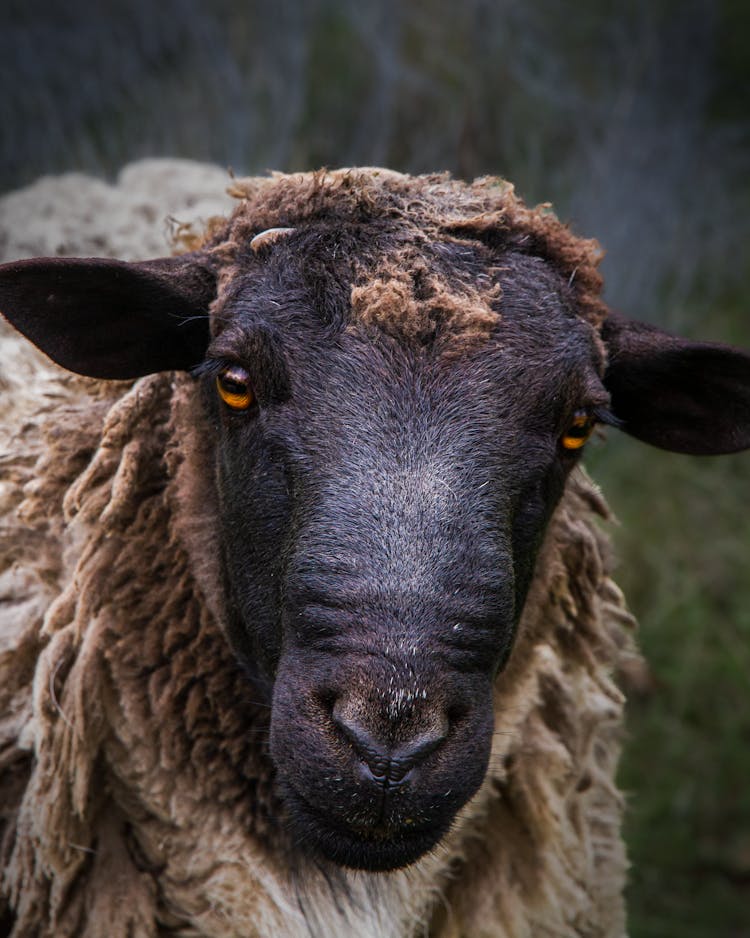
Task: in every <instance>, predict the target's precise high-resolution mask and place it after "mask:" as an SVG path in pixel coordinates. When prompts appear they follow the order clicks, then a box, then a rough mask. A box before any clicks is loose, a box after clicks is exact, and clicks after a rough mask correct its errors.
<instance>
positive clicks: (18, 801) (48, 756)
mask: <svg viewBox="0 0 750 938" xmlns="http://www.w3.org/2000/svg"><path fill="white" fill-rule="evenodd" d="M166 177H168V178H169V180H170V187H169V191H168V192H166V193H165V186H164V182H163V180H164V179H165V178H166ZM220 177H221V173H220V172H219V171H214V170H212V169H207V168H205V167H200V166H193V165H190V164H187V165H186V164H176V165H175V166H169V165H168V164H164V163H163V162H156V161H149V162H148V163H144V164H136V165H135V166H133V167H130V168H129V169H128V170H126V172H125V173H124V174H123V175H122V176H121V178H120V182H119V183H118V185H116V186H114V187H105V186H103V185H102V184H101V183H98V182H95V181H93V180H89V179H86V178H85V177H80V176H79V177H75V178H74V179H71V178H70V177H61V179H60V180H46V181H43V182H42V183H41V184H38V185H37V186H36V187H31V188H30V189H28V190H25V191H24V192H22V193H17V194H14V195H13V196H11V197H10V200H8V199H6V200H5V201H0V232H1V233H0V244H3V243H4V244H5V245H6V247H5V251H6V256H5V257H4V258H3V259H6V260H7V259H10V258H11V256H12V253H13V251H18V253H23V254H28V255H30V254H44V253H56V252H57V250H58V249H60V250H62V251H64V252H65V253H71V254H86V253H98V254H102V255H105V254H111V255H117V256H123V257H129V256H135V255H140V256H149V255H155V254H160V253H166V245H164V246H159V245H157V244H155V242H154V240H153V232H154V231H155V230H157V231H158V230H161V224H162V223H161V218H162V217H163V215H164V214H165V210H166V212H173V213H175V214H178V216H179V213H180V211H181V207H180V196H181V193H184V194H185V196H186V202H187V194H188V193H191V192H195V191H196V179H197V180H199V182H198V185H201V184H203V185H204V186H205V189H206V190H210V188H211V186H212V185H215V186H216V192H217V193H220V191H221V186H222V183H221V179H220ZM134 179H137V180H139V181H140V182H139V185H138V186H136V185H134V183H133V182H132V180H134ZM214 179H215V182H214ZM200 180H203V182H202V183H201V182H200ZM126 183H127V184H126ZM204 191H205V190H204ZM134 192H137V193H138V196H137V197H136V196H135V195H134ZM40 193H42V195H41V196H40ZM40 197H43V199H44V200H45V205H46V206H47V207H48V208H47V211H48V218H49V228H48V230H47V231H46V233H44V234H43V233H41V232H40V233H38V234H36V235H33V236H32V234H28V235H27V236H24V237H25V240H24V238H23V237H19V236H18V235H17V234H14V235H13V239H11V235H10V231H11V229H12V230H13V231H14V232H18V231H22V230H23V223H22V222H19V220H18V219H19V218H20V217H23V215H24V214H25V215H26V216H28V217H32V216H33V217H37V216H38V208H39V204H40V203H39V199H40ZM163 198H167V199H168V201H167V202H166V203H165V201H163ZM206 198H208V196H207V195H206ZM170 200H171V201H170ZM218 201H220V200H218ZM9 204H10V207H11V208H10V209H9V208H8V206H9ZM201 204H203V205H205V206H206V207H207V211H205V214H204V217H205V216H207V215H210V214H212V213H213V212H214V211H216V210H222V208H223V206H221V205H216V208H214V207H213V204H214V203H210V205H211V207H210V208H208V205H209V202H205V203H201ZM104 205H107V206H113V205H117V206H119V208H118V211H120V212H121V214H119V215H118V216H117V218H114V217H113V218H111V219H110V221H111V229H108V222H107V219H106V217H105V216H104V215H103V216H100V214H99V209H98V208H97V206H104ZM144 205H147V206H149V207H150V209H151V211H150V212H149V213H145V212H144V211H143V210H142V206H144ZM11 209H12V210H11ZM75 212H79V214H78V215H76V214H75ZM18 213H20V214H18ZM105 214H106V213H105ZM92 219H94V220H95V225H96V226H97V227H96V230H97V231H99V232H101V237H102V238H103V239H104V240H103V242H102V243H101V244H100V245H98V246H97V247H96V248H94V249H92V247H91V242H90V240H89V239H90V238H91V237H92ZM55 226H59V230H63V228H64V231H65V234H64V238H63V240H60V241H59V242H58V244H57V246H55V245H54V244H53V243H52V242H53V241H54V240H55V238H56V237H58V236H56V235H55V236H52V235H51V234H50V232H53V231H54V230H56V228H55ZM108 232H109V233H108ZM125 233H127V234H125ZM138 238H142V241H141V243H142V244H143V245H144V247H143V249H142V250H140V251H139V250H137V249H135V248H134V249H133V250H132V252H131V248H130V247H129V245H130V244H131V240H130V239H133V242H132V243H134V244H136V243H137V240H138ZM3 239H4V240H3ZM1 339H2V342H3V348H2V351H3V357H2V362H3V369H4V370H3V372H2V374H1V375H0V381H2V382H3V399H4V400H3V410H2V420H1V421H0V423H1V424H2V431H3V434H4V436H3V438H0V465H2V467H3V485H4V488H3V496H2V501H1V502H0V512H1V513H2V514H1V517H0V525H1V527H0V537H1V540H0V596H2V599H3V604H2V607H0V714H1V716H0V825H2V832H1V836H2V864H3V878H2V885H1V886H0V893H1V894H2V897H4V901H5V902H9V903H10V905H11V906H12V908H13V909H14V910H15V915H16V925H15V931H14V932H13V935H14V938H33V936H39V938H42V936H44V938H47V936H49V938H52V936H54V938H73V936H76V938H78V936H82V938H102V936H107V938H110V936H111V938H126V936H130V938H140V936H157V935H159V936H164V935H173V936H197V935H201V936H221V938H226V936H243V938H254V936H256V938H261V936H263V938H265V936H268V938H270V936H290V938H297V936H300V938H302V936H309V935H319V936H326V938H328V936H331V938H337V936H342V938H343V936H352V935H356V936H363V938H375V936H377V938H407V936H421V935H429V936H432V938H485V936H486V938H490V936H492V938H553V936H554V938H563V936H591V938H596V936H600V938H605V936H606V938H617V936H621V935H623V934H624V933H625V926H624V915H623V906H622V898H621V894H622V889H623V885H624V875H625V868H626V862H625V857H624V850H623V846H622V842H621V838H620V819H621V810H622V799H621V796H620V795H619V793H618V792H617V790H616V788H615V785H614V781H613V777H614V770H615V766H616V761H617V755H618V749H619V737H620V733H621V726H622V708H623V698H622V695H621V694H620V692H619V691H618V689H617V688H616V686H615V685H614V683H613V681H612V672H613V670H615V669H616V668H617V667H618V666H619V664H620V663H621V662H622V661H623V660H624V659H626V658H628V657H630V656H632V655H633V654H634V652H633V650H632V645H631V633H632V628H633V623H632V620H631V618H630V616H629V615H628V614H627V613H626V612H625V610H624V606H623V601H622V597H621V595H620V593H619V591H618V589H617V587H616V586H615V585H614V584H613V582H612V581H611V579H610V578H609V575H608V561H607V556H608V550H607V544H606V541H605V539H604V538H603V536H602V534H601V533H600V531H599V528H598V526H597V520H596V519H597V518H604V517H606V516H607V510H606V507H605V506H604V503H603V502H602V500H601V498H600V496H599V495H598V493H597V492H596V490H595V488H594V487H593V485H592V484H591V483H590V482H589V481H588V480H587V479H586V478H585V476H584V475H583V474H582V473H580V472H578V473H576V474H574V476H573V477H572V478H571V480H570V483H569V485H568V488H567V491H566V494H565V496H564V498H563V501H562V503H561V504H560V506H559V508H558V510H557V511H556V513H555V515H554V518H553V520H552V523H551V525H550V528H549V532H548V535H547V538H546V541H545V544H544V546H543V548H542V551H541V553H540V557H539V562H538V566H537V574H536V577H535V580H534V584H533V587H532V590H531V593H530V596H529V600H528V602H527V606H526V610H525V613H524V617H523V621H522V625H521V629H520V632H519V637H518V641H517V645H516V648H515V650H514V653H513V656H512V659H511V663H510V665H509V667H508V668H507V669H506V670H505V672H504V673H503V674H502V675H501V676H500V677H499V679H498V681H497V685H496V694H495V713H496V732H495V738H494V745H493V752H492V758H491V763H490V770H489V772H488V775H487V778H486V780H485V783H484V784H483V786H482V788H481V789H480V791H479V792H478V793H477V795H476V796H475V797H474V798H473V799H472V800H471V801H470V802H469V804H468V805H467V806H466V807H465V808H464V809H463V810H462V812H461V814H460V816H459V818H458V819H457V822H456V823H455V825H454V827H453V829H452V830H451V832H450V834H449V835H448V837H447V838H446V840H445V841H444V842H443V844H441V846H440V847H439V848H438V849H436V850H435V851H433V852H432V853H431V854H430V855H428V856H427V857H425V858H423V859H422V860H421V861H419V862H418V863H417V864H415V865H414V866H413V867H410V868H408V869H407V870H404V871H399V872H396V873H388V874H367V873H348V872H345V873H341V874H340V877H339V878H338V879H337V878H336V877H334V878H333V880H332V881H329V879H328V877H327V876H326V875H324V873H322V872H321V871H320V870H318V869H316V868H314V867H312V866H307V865H305V862H304V861H303V860H302V859H301V858H298V857H296V856H295V855H292V856H289V855H287V854H285V853H284V851H283V850H282V849H281V847H280V841H279V840H278V839H277V837H276V834H275V824H274V818H275V817H277V816H278V814H279V813H280V812H281V811H282V810H283V809H282V806H281V805H279V804H278V802H277V799H276V796H275V793H274V787H273V779H272V772H271V770H270V766H269V760H268V755H267V748H266V739H267V725H268V713H267V710H266V709H265V708H263V707H260V706H256V705H255V703H254V702H253V700H252V698H251V696H250V694H249V691H248V688H247V685H246V682H245V681H244V680H243V679H242V677H241V675H240V673H239V670H238V668H237V667H236V666H235V664H234V661H233V658H232V656H231V653H230V652H229V649H228V647H227V645H226V642H225V640H224V637H223V634H222V631H221V627H220V624H219V623H220V619H221V601H220V597H219V596H218V593H217V588H216V579H217V578H216V570H215V568H214V563H215V561H213V560H212V556H213V554H212V552H211V551H210V550H207V549H206V545H207V544H209V545H210V544H211V542H212V541H211V539H212V538H213V537H214V536H215V535H214V532H213V524H212V519H213V517H214V511H213V500H214V496H213V491H212V487H211V479H210V470H209V469H208V460H207V459H206V455H205V453H204V451H203V445H204V441H205V439H206V436H207V435H206V434H204V433H202V432H201V420H200V414H199V412H198V408H197V406H196V405H197V402H196V400H195V399H194V393H195V392H194V387H193V384H192V382H191V380H190V379H189V378H187V377H185V376H174V375H160V376H153V377H149V378H145V379H142V380H141V381H139V382H136V383H135V384H134V385H132V386H131V385H130V384H109V385H108V384H105V383H99V382H92V381H85V380H83V379H77V378H73V377H70V376H68V375H65V374H64V373H62V372H61V371H60V370H58V369H56V368H54V366H51V365H49V364H48V363H46V362H44V361H43V360H42V359H41V357H40V356H38V355H37V354H36V353H35V352H33V350H31V347H30V346H29V345H28V343H26V342H24V341H23V340H21V339H19V338H15V337H9V336H8V333H7V332H4V333H2V334H1ZM0 908H2V905H1V904H0Z"/></svg>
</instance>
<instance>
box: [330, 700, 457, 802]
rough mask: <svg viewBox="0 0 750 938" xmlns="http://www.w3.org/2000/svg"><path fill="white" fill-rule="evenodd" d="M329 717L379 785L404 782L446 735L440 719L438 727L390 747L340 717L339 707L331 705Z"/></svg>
mask: <svg viewBox="0 0 750 938" xmlns="http://www.w3.org/2000/svg"><path fill="white" fill-rule="evenodd" d="M337 703H338V702H337ZM331 715H332V718H333V722H334V724H335V725H336V727H337V728H338V729H339V731H340V732H341V734H342V735H343V736H344V737H345V738H346V739H347V740H348V741H349V742H350V743H351V745H352V747H353V749H354V751H355V752H356V753H357V755H358V756H359V758H360V759H361V760H362V761H363V762H364V763H365V765H366V766H367V769H368V770H369V775H370V776H371V778H372V780H373V781H376V782H378V783H380V784H387V783H389V782H390V783H391V784H400V783H401V782H404V781H405V780H406V779H407V777H408V775H409V774H410V773H411V770H412V769H413V768H415V767H416V766H417V765H419V763H421V762H423V761H424V760H425V759H426V758H427V757H428V756H429V755H430V754H431V753H433V752H434V751H435V750H436V749H437V748H438V747H439V746H440V745H441V744H442V743H443V741H444V740H445V738H446V737H447V735H448V721H447V720H444V721H443V722H442V723H441V725H440V727H439V728H436V729H431V730H429V731H426V732H422V733H419V734H418V735H416V736H414V737H413V738H412V739H410V740H408V741H407V742H405V743H401V744H399V745H397V746H395V747H392V746H390V745H389V744H387V743H383V742H381V741H379V740H377V739H376V738H375V737H374V736H373V735H372V734H371V733H370V732H368V731H367V730H366V729H365V728H364V727H363V726H361V725H360V724H359V723H358V722H357V721H356V719H354V717H352V716H350V715H348V714H344V713H343V712H342V708H340V707H338V706H334V707H333V709H332V712H331Z"/></svg>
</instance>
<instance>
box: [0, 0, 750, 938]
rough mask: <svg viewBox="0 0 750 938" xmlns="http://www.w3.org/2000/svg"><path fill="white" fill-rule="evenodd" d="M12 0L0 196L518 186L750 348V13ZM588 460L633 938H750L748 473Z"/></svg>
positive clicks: (391, 0) (693, 4)
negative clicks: (233, 183)
mask: <svg viewBox="0 0 750 938" xmlns="http://www.w3.org/2000/svg"><path fill="white" fill-rule="evenodd" d="M610 7H611V5H606V4H600V3H598V2H596V0H578V2H577V3H575V4H570V3H563V2H561V0H527V2H519V0H464V2H463V3H462V4H460V5H459V4H448V3H445V2H443V0H402V2H397V0H373V2H357V0H276V2H274V3H267V2H266V3H264V2H261V0H247V2H240V0H215V2H213V3H211V4H210V5H209V4H206V3H201V2H200V0H161V2H160V3H158V4H157V3H153V2H151V0H100V2H99V3H98V4H96V5H93V4H89V3H87V2H85V0H70V2H68V3H65V4H62V3H55V2H53V0H46V2H44V0H41V2H40V0H6V3H5V4H4V5H3V8H2V12H0V89H2V93H0V191H3V190H6V189H11V188H16V187H18V186H20V185H23V184H25V183H27V182H30V181H31V180H33V179H34V178H36V177H37V176H38V175H40V174H42V173H48V172H53V173H59V172H62V171H65V170H70V169H77V170H85V171H90V172H96V173H100V174H102V175H104V176H110V175H113V174H114V173H115V172H116V171H117V169H118V167H119V166H121V165H122V164H123V163H125V162H127V161H129V160H132V159H135V158H137V157H140V156H152V155H170V156H175V155H177V156H186V157H192V158H195V159H200V160H213V161H215V162H219V163H221V164H224V165H231V166H232V167H233V168H234V169H235V170H236V171H237V172H238V173H252V172H259V171H262V170H264V169H266V168H277V169H285V170H294V169H306V168H310V167H314V166H318V165H329V166H337V165H353V164H364V165H372V164H386V165H390V166H392V167H394V168H396V169H402V170H407V171H412V172H414V171H417V172H418V171H432V170H436V169H449V170H451V171H452V172H454V173H456V174H458V175H460V176H464V177H472V176H475V175H479V174H484V173H493V174H500V175H503V176H506V177H507V178H509V179H512V180H513V181H514V182H515V183H516V186H517V189H518V190H519V191H520V193H521V194H522V195H523V196H524V197H525V198H526V199H527V201H530V202H536V201H539V200H545V201H547V200H549V201H552V202H553V203H554V204H555V207H556V210H557V212H558V214H559V215H560V216H561V217H562V218H564V219H566V220H570V221H571V223H572V224H573V225H574V227H575V228H576V229H577V230H579V231H581V232H582V233H585V234H587V235H591V236H595V237H597V238H598V239H599V240H600V241H601V243H602V244H603V246H604V247H605V248H606V249H607V252H608V253H607V257H606V259H605V261H604V264H603V269H604V272H605V276H606V278H607V283H608V287H607V297H608V299H609V300H610V302H611V303H612V304H613V305H614V306H616V307H618V308H619V309H621V310H622V311H624V312H626V313H628V314H630V315H633V316H636V317H638V318H644V319H650V320H652V321H655V322H658V323H660V324H662V325H664V326H665V327H667V328H670V329H672V330H674V331H678V332H682V333H684V334H691V335H696V336H698V335H700V336H701V337H703V338H711V339H717V340H724V341H731V342H735V343H738V344H744V345H745V346H750V319H749V318H748V294H749V293H750V277H749V276H748V274H750V238H749V237H748V235H749V234H750V225H749V223H748V214H749V209H750V175H749V174H748V168H749V167H750V161H749V160H748V155H749V154H750V115H749V113H748V103H749V102H750V5H748V4H747V3H746V2H745V0H679V2H678V0H650V2H649V0H621V2H620V3H618V4H616V5H615V7H614V9H612V8H610ZM610 437H611V438H610V439H609V440H608V441H607V442H606V444H595V445H593V446H592V447H591V449H590V453H589V458H588V466H589V470H590V472H591V473H592V475H593V476H594V477H595V478H596V479H597V480H598V481H599V482H600V483H601V484H602V486H603V488H604V489H605V491H606V492H607V494H608V496H609V500H610V502H611V504H612V506H613V508H614V510H615V512H616V514H617V515H618V516H619V518H620V519H621V522H622V525H621V527H619V528H617V529H616V530H615V532H614V538H615V543H616V546H617V552H618V554H619V556H620V558H621V571H620V574H619V580H620V582H621V584H622V585H623V587H624V589H625V592H626V595H627V596H628V597H629V599H630V602H631V605H632V607H633V609H634V611H635V612H636V614H637V616H638V618H639V620H640V622H641V644H642V647H643V649H644V651H645V653H646V656H647V658H648V660H649V662H650V666H651V677H650V679H649V680H648V681H647V682H646V683H645V685H644V687H643V688H642V689H641V691H640V692H639V693H636V694H635V695H634V696H633V700H632V704H631V707H630V722H629V741H628V744H627V749H626V754H625V758H624V761H623V765H622V771H621V783H622V785H623V786H624V788H625V789H626V790H627V791H628V792H629V796H630V801H631V805H630V811H629V819H628V823H627V837H628V842H629V849H630V855H631V859H632V863H633V871H632V875H631V886H630V896H629V901H630V910H631V924H630V929H631V934H632V935H633V936H634V938H672V936H674V938H740V936H745V938H746V936H750V792H749V790H748V789H749V787H750V551H749V550H748V548H749V547H750V543H749V541H750V518H749V517H748V513H747V511H746V504H747V500H748V496H749V495H750V487H749V486H748V480H749V479H750V456H749V455H747V454H745V455H738V456H733V457H727V458H722V459H690V458H686V457H681V456H674V455H670V454H666V453H661V452H658V451H655V450H650V449H648V448H647V447H645V446H643V445H641V444H638V443H635V442H634V441H631V440H628V439H625V438H622V437H619V438H618V437H617V435H616V434H611V435H610Z"/></svg>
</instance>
